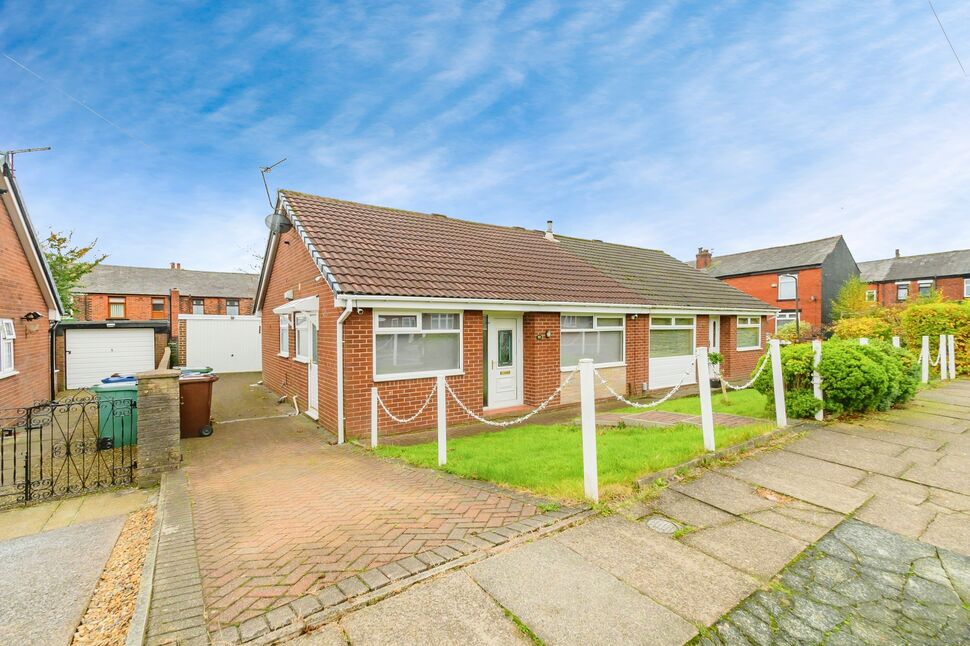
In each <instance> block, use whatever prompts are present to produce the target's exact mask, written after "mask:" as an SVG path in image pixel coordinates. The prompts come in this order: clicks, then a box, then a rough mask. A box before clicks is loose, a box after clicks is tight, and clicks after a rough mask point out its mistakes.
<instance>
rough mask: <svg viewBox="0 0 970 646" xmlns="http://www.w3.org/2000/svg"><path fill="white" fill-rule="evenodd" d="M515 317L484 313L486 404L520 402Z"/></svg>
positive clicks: (505, 404) (519, 361)
mask: <svg viewBox="0 0 970 646" xmlns="http://www.w3.org/2000/svg"><path fill="white" fill-rule="evenodd" d="M518 330H519V319H517V318H496V317H494V316H489V317H488V407H489V408H503V407H506V406H518V405H519V404H521V403H522V390H521V387H520V383H519V381H520V380H519V373H520V371H521V370H522V358H521V357H520V356H519V346H520V344H519V338H518V337H519V331H518Z"/></svg>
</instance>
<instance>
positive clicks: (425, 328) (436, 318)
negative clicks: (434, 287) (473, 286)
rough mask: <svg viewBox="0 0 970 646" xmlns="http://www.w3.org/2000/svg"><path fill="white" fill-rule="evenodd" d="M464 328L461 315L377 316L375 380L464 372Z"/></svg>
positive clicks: (416, 313) (393, 314)
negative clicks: (462, 328) (462, 357)
mask: <svg viewBox="0 0 970 646" xmlns="http://www.w3.org/2000/svg"><path fill="white" fill-rule="evenodd" d="M461 325H462V315H461V314H460V313H457V312H406V313H398V312H383V313H381V312H378V313H375V315H374V376H375V378H378V379H380V378H383V379H385V380H386V379H405V378H409V377H416V376H430V375H436V374H441V373H448V372H457V371H460V370H461V367H462V363H461V344H462V332H461Z"/></svg>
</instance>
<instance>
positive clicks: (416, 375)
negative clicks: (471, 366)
mask: <svg viewBox="0 0 970 646" xmlns="http://www.w3.org/2000/svg"><path fill="white" fill-rule="evenodd" d="M464 374H465V371H464V370H463V369H458V370H444V371H430V372H402V373H395V374H393V375H374V382H375V383H378V382H384V381H407V380H408V379H433V378H436V377H439V376H441V377H460V376H462V375H464Z"/></svg>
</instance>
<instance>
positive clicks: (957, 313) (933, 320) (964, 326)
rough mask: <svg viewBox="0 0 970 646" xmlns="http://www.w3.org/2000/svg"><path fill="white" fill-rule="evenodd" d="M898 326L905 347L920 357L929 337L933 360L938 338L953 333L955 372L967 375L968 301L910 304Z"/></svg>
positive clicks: (969, 364) (969, 345) (969, 340)
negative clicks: (901, 331)
mask: <svg viewBox="0 0 970 646" xmlns="http://www.w3.org/2000/svg"><path fill="white" fill-rule="evenodd" d="M900 323H901V326H902V330H903V335H904V336H905V338H906V343H907V346H908V347H909V348H910V349H911V350H912V351H913V353H914V354H919V349H920V347H921V345H922V338H923V336H924V335H925V336H928V337H930V353H931V355H932V356H934V357H935V356H936V353H937V348H938V347H939V342H940V335H941V334H952V335H953V336H954V337H955V338H954V341H955V343H956V364H957V372H958V373H960V374H964V375H968V374H970V301H963V302H960V303H956V302H949V303H922V304H916V305H910V306H909V307H907V308H906V309H904V310H903V311H902V314H901V315H900Z"/></svg>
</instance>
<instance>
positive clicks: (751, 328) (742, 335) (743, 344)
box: [738, 316, 761, 350]
mask: <svg viewBox="0 0 970 646" xmlns="http://www.w3.org/2000/svg"><path fill="white" fill-rule="evenodd" d="M760 347H761V317H760V316H739V317H738V350H755V349H758V348H760Z"/></svg>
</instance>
